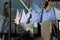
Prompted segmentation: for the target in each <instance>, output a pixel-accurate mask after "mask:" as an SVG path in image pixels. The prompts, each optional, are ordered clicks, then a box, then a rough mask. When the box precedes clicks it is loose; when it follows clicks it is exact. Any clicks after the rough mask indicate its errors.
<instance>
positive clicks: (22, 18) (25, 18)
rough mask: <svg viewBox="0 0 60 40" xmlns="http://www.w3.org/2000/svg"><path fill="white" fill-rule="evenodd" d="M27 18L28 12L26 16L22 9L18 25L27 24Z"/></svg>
mask: <svg viewBox="0 0 60 40" xmlns="http://www.w3.org/2000/svg"><path fill="white" fill-rule="evenodd" d="M29 17H30V12H28V13H27V14H26V13H25V11H24V9H23V11H22V17H21V21H20V23H27V22H28V19H29Z"/></svg>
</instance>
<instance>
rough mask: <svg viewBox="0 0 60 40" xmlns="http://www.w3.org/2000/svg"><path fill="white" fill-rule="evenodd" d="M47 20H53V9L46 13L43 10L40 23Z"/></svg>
mask: <svg viewBox="0 0 60 40" xmlns="http://www.w3.org/2000/svg"><path fill="white" fill-rule="evenodd" d="M48 20H55V14H54V10H53V8H51V10H49V11H46V10H45V9H44V10H43V17H42V22H44V21H48Z"/></svg>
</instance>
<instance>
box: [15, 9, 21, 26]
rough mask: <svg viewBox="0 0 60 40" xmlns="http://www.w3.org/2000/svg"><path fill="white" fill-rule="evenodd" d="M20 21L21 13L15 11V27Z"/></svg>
mask: <svg viewBox="0 0 60 40" xmlns="http://www.w3.org/2000/svg"><path fill="white" fill-rule="evenodd" d="M20 19H21V13H20V14H19V10H18V9H17V14H16V18H15V23H16V24H17V25H18V24H19V20H20Z"/></svg>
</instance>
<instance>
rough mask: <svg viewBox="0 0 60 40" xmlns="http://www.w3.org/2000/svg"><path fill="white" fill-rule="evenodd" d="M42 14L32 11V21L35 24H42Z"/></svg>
mask: <svg viewBox="0 0 60 40" xmlns="http://www.w3.org/2000/svg"><path fill="white" fill-rule="evenodd" d="M40 13H41V12H40ZM40 13H37V12H36V11H35V10H32V21H33V22H34V23H39V22H40V18H41V16H40V15H41V14H40Z"/></svg>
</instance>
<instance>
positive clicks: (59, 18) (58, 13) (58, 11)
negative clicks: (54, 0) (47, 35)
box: [54, 8, 60, 20]
mask: <svg viewBox="0 0 60 40" xmlns="http://www.w3.org/2000/svg"><path fill="white" fill-rule="evenodd" d="M54 10H55V14H56V18H57V20H60V10H58V9H57V8H54Z"/></svg>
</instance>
